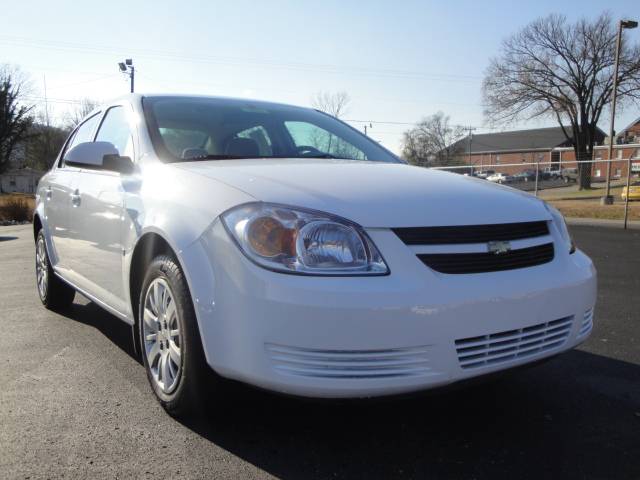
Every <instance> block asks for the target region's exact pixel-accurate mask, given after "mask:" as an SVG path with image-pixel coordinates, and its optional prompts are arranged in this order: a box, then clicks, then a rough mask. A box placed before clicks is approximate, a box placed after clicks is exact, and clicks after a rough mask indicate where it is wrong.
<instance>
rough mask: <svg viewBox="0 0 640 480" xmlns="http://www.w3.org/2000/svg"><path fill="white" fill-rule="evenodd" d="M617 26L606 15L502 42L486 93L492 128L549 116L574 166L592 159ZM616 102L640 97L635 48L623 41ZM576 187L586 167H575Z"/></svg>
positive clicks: (529, 29)
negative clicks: (560, 131)
mask: <svg viewBox="0 0 640 480" xmlns="http://www.w3.org/2000/svg"><path fill="white" fill-rule="evenodd" d="M615 49H616V26H615V23H614V22H613V20H612V18H611V16H610V15H609V14H608V13H603V14H601V15H600V16H599V17H598V18H596V19H595V20H594V21H589V20H586V19H583V20H579V21H578V22H576V23H574V24H569V23H568V22H567V20H566V18H565V17H564V16H561V15H550V16H548V17H544V18H541V19H538V20H536V21H534V22H533V23H531V24H529V25H528V26H526V27H525V28H523V29H522V30H521V31H520V32H518V33H517V34H515V35H513V36H511V37H510V38H508V39H506V40H505V41H504V42H503V44H502V53H501V55H500V56H499V57H498V58H494V59H492V60H491V63H490V65H489V68H488V69H487V71H486V74H485V79H484V84H483V93H484V100H485V104H486V105H487V106H486V110H485V115H486V117H487V119H488V120H489V121H490V122H491V123H508V122H510V121H515V120H519V119H532V118H539V117H551V118H553V119H555V120H556V121H557V122H558V123H559V124H560V126H561V127H562V129H563V132H564V134H565V136H566V138H567V140H568V141H570V142H571V143H572V145H573V148H574V151H575V154H576V158H577V159H578V160H586V159H592V158H593V157H592V155H593V146H594V145H595V143H596V141H597V134H598V129H597V125H598V122H599V121H600V118H601V115H602V113H603V111H604V109H605V108H606V107H608V105H609V103H610V101H611V95H612V90H613V74H614V73H613V70H614V63H615ZM618 95H619V99H620V100H621V102H623V103H624V101H625V100H626V101H629V100H631V99H638V98H639V97H640V45H638V44H636V45H630V44H629V42H627V39H626V37H623V43H622V48H621V51H620V70H619V74H618ZM579 169H580V188H581V189H582V188H589V187H590V184H591V166H590V164H579Z"/></svg>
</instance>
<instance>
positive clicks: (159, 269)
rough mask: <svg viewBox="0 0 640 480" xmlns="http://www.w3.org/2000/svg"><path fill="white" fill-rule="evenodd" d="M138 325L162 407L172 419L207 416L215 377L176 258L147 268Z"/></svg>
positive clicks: (162, 258) (149, 374)
mask: <svg viewBox="0 0 640 480" xmlns="http://www.w3.org/2000/svg"><path fill="white" fill-rule="evenodd" d="M156 288H157V290H155V289H156ZM163 289H164V290H163ZM154 292H155V293H154ZM167 294H168V295H169V296H168V297H167ZM157 300H159V301H157ZM156 303H157V305H156ZM145 309H146V310H147V312H145ZM138 324H139V325H138V326H139V328H138V331H139V341H140V352H141V354H142V361H143V363H144V367H145V370H146V372H147V379H148V380H149V384H150V385H151V388H152V390H153V392H154V394H155V396H156V398H157V400H158V401H159V402H160V404H161V405H162V407H163V408H164V409H165V410H166V411H167V413H169V414H170V415H171V416H173V417H187V416H191V415H192V414H198V413H202V411H203V405H204V400H205V399H206V398H207V396H208V393H209V391H210V388H211V387H212V386H213V384H214V383H216V376H215V374H214V372H213V371H212V370H211V369H210V368H209V366H208V365H207V363H206V359H205V356H204V350H203V348H202V341H201V339H200V333H199V331H198V323H197V320H196V315H195V311H194V308H193V302H192V300H191V295H190V293H189V288H188V286H187V282H186V279H185V277H184V274H183V272H182V270H181V269H180V266H179V265H178V263H177V261H176V260H175V259H174V258H173V257H171V256H168V255H160V256H158V257H156V258H154V259H153V260H152V261H151V263H150V265H149V266H148V268H147V272H146V274H145V277H144V280H143V282H142V288H141V290H140V299H139V303H138ZM149 335H151V337H149ZM153 335H155V339H153V338H152V337H153ZM163 357H164V358H163Z"/></svg>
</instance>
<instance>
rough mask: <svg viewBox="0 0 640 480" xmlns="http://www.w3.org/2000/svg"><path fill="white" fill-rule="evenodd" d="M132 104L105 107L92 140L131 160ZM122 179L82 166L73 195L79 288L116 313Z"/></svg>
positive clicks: (122, 300)
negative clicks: (106, 144)
mask: <svg viewBox="0 0 640 480" xmlns="http://www.w3.org/2000/svg"><path fill="white" fill-rule="evenodd" d="M130 118H131V107H130V106H128V105H117V106H113V107H110V108H109V109H108V110H107V111H106V112H105V115H104V118H103V119H102V122H101V124H100V126H99V128H98V131H97V134H96V137H95V140H96V141H104V142H110V143H112V144H113V145H114V146H115V147H116V149H117V150H118V152H119V154H120V155H123V156H128V157H131V159H135V149H134V143H133V142H134V135H133V133H132V128H131V127H130V125H129V119H130ZM122 181H123V178H122V176H121V174H120V173H118V172H112V171H107V170H94V169H89V168H82V169H81V170H80V172H79V173H78V181H77V184H76V186H75V190H74V195H76V196H77V198H78V199H79V200H78V203H79V204H78V206H77V207H76V208H75V210H74V214H75V215H74V216H73V218H72V228H73V229H74V230H75V231H77V232H78V235H77V237H76V238H75V239H74V242H73V245H74V257H73V265H72V268H73V270H74V271H75V272H77V273H78V274H79V276H80V278H79V279H78V282H79V283H80V285H79V286H80V287H81V288H82V289H84V290H85V291H86V292H87V293H89V294H91V295H93V296H95V297H96V298H97V299H98V300H101V301H103V302H105V303H107V304H108V305H109V306H111V307H112V308H114V309H116V310H118V311H119V312H121V313H124V312H126V311H127V310H128V309H127V308H126V298H127V296H126V295H125V291H124V285H125V282H124V278H123V245H122V238H123V228H124V227H123V226H124V225H128V223H126V215H125V212H124V195H125V191H124V188H123V183H122Z"/></svg>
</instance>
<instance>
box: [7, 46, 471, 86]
mask: <svg viewBox="0 0 640 480" xmlns="http://www.w3.org/2000/svg"><path fill="white" fill-rule="evenodd" d="M0 43H4V44H9V45H15V46H22V47H28V48H38V49H50V50H61V51H76V52H81V53H94V54H95V53H98V54H109V55H121V54H122V50H123V49H120V48H116V47H113V46H98V45H94V46H90V45H84V44H76V43H71V42H60V41H55V40H54V41H52V40H41V39H34V38H28V37H14V36H9V35H0ZM127 51H130V53H134V54H135V55H136V56H139V57H147V58H159V59H164V60H170V61H177V62H185V61H190V62H199V63H214V64H221V65H231V66H233V65H252V66H259V67H267V68H283V69H289V70H303V71H304V70H312V71H320V72H323V73H337V74H340V73H352V74H356V75H365V76H383V77H384V76H390V77H405V78H412V77H413V78H429V79H431V80H437V81H461V82H472V83H477V82H478V81H480V80H481V79H482V77H480V76H478V75H466V74H458V73H456V74H448V73H436V72H424V71H422V72H421V71H409V70H394V69H379V68H371V67H360V66H347V65H337V64H314V63H304V62H284V61H278V60H266V59H260V58H240V57H231V56H212V55H190V56H189V55H184V54H183V53H180V52H167V51H164V50H162V51H160V50H149V49H133V50H131V49H130V48H127Z"/></svg>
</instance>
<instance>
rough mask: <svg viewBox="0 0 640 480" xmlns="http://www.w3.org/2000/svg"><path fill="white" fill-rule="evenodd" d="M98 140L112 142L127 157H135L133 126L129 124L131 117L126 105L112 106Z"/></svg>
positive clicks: (99, 131) (103, 121) (97, 137)
mask: <svg viewBox="0 0 640 480" xmlns="http://www.w3.org/2000/svg"><path fill="white" fill-rule="evenodd" d="M96 141H97V142H110V143H112V144H113V145H114V146H115V147H116V149H117V150H118V153H120V155H122V156H125V157H130V158H131V159H133V158H134V155H133V136H132V135H131V127H130V126H129V118H128V116H127V112H126V110H125V107H112V108H110V109H109V110H107V113H106V115H105V117H104V120H102V124H101V125H100V129H99V130H98V135H97V136H96Z"/></svg>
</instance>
